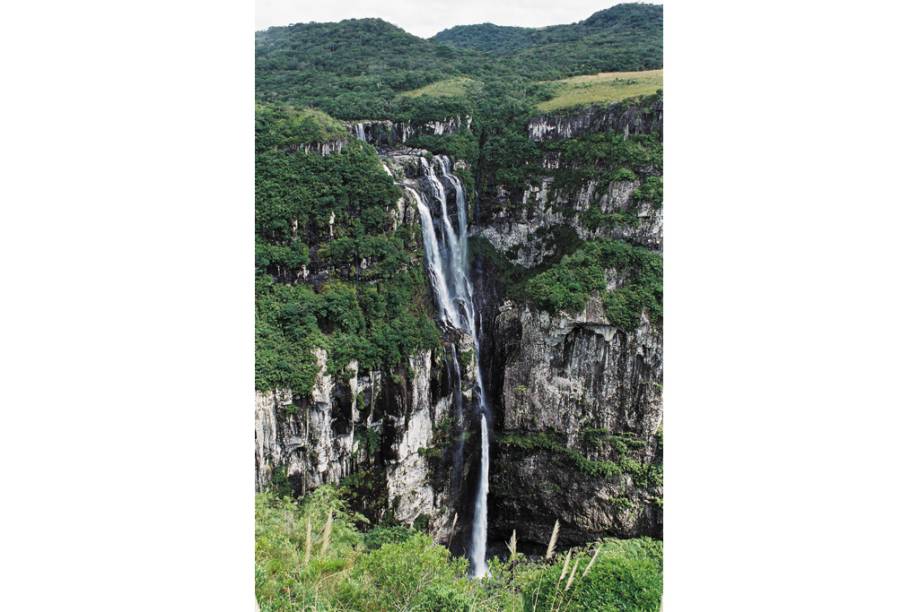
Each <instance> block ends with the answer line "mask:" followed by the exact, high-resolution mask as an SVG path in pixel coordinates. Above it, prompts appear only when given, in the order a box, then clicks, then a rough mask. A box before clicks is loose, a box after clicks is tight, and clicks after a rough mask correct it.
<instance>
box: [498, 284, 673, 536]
mask: <svg viewBox="0 0 919 612" xmlns="http://www.w3.org/2000/svg"><path fill="white" fill-rule="evenodd" d="M613 282H615V281H613ZM496 335H497V337H498V339H499V340H498V341H499V342H500V343H502V344H503V345H504V346H506V347H507V349H506V354H507V355H508V357H507V360H506V361H505V363H504V378H503V385H502V388H501V390H500V398H501V404H502V407H503V410H502V418H501V423H500V425H501V431H500V433H499V434H498V444H497V452H496V457H495V461H494V463H493V465H494V466H495V472H494V477H493V481H492V495H493V502H492V504H493V507H494V509H495V511H494V513H493V516H494V517H495V522H494V529H495V530H496V531H497V532H498V533H501V532H503V531H508V532H509V531H510V530H512V529H517V532H518V536H519V537H521V539H524V540H527V539H529V540H532V541H542V540H545V539H546V534H547V533H548V532H549V531H551V529H552V524H553V522H554V521H555V519H556V518H557V519H559V520H560V521H561V523H562V525H563V529H562V532H561V541H562V542H564V543H570V544H574V543H582V542H585V541H587V540H590V539H593V538H596V537H601V536H603V535H609V534H615V535H618V536H635V535H657V536H659V535H660V534H661V512H660V505H659V504H660V499H661V497H662V490H661V481H660V471H659V463H660V457H659V455H660V452H661V451H662V448H661V441H660V435H661V422H662V416H663V414H662V405H661V386H660V381H661V377H662V366H663V355H662V339H661V331H660V329H658V328H656V327H655V326H653V325H652V324H651V322H650V321H649V320H648V318H647V317H643V318H642V321H641V324H640V325H639V326H638V328H637V329H635V330H634V331H629V332H627V331H624V330H621V329H618V328H616V327H615V326H613V325H611V324H610V323H609V322H608V321H607V319H606V317H605V316H604V314H603V307H602V304H600V302H599V300H598V299H596V298H592V299H591V300H590V301H589V303H588V305H587V307H586V308H585V310H584V311H583V312H580V313H576V314H574V315H568V314H565V313H562V314H560V315H556V316H550V315H549V314H548V313H545V312H541V311H538V310H533V309H531V308H529V307H527V306H519V305H514V304H512V303H510V302H508V303H506V304H505V305H504V306H503V307H502V308H501V310H500V313H499V315H498V317H497V320H496Z"/></svg>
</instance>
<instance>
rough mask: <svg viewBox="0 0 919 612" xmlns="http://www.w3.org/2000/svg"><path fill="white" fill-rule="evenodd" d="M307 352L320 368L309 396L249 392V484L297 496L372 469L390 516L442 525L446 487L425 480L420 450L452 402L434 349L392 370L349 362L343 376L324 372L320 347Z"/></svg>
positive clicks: (427, 465) (446, 515) (428, 475)
mask: <svg viewBox="0 0 919 612" xmlns="http://www.w3.org/2000/svg"><path fill="white" fill-rule="evenodd" d="M315 354H316V357H317V363H318V365H319V367H320V370H319V373H318V375H317V377H316V383H315V385H314V388H313V392H312V395H311V397H309V398H301V399H297V400H295V398H293V397H292V396H291V394H290V392H289V391H285V390H275V391H270V392H258V393H257V394H256V406H255V442H256V453H255V458H256V465H255V467H256V490H264V489H266V488H268V487H269V486H271V485H274V486H278V485H282V486H283V485H289V486H290V487H291V488H292V489H293V492H294V493H295V494H304V493H306V492H308V491H310V490H312V489H314V488H316V487H318V486H320V485H322V484H328V483H333V484H337V483H341V482H343V480H344V479H345V478H347V477H348V476H351V475H353V474H356V473H358V472H370V471H373V470H378V473H380V474H382V475H383V476H384V478H383V483H382V484H383V490H382V491H378V492H377V493H378V494H379V495H380V496H381V497H383V498H385V500H386V501H387V503H386V506H385V509H386V510H388V511H390V512H391V513H392V516H393V518H395V519H396V520H398V521H400V522H402V523H405V524H412V523H413V522H414V521H416V520H417V519H419V517H422V516H424V517H425V519H426V522H427V521H432V524H433V525H434V529H435V532H436V531H437V528H439V527H442V526H443V525H447V523H448V522H449V520H450V518H452V514H451V513H450V512H449V508H447V507H446V506H447V505H448V504H449V503H451V501H450V499H449V491H446V490H444V488H443V487H441V488H439V489H438V488H435V487H434V486H433V485H432V482H434V481H436V480H438V478H437V476H436V475H435V474H433V473H432V463H431V462H430V461H428V460H427V458H426V456H427V454H426V452H425V451H426V450H427V449H428V447H430V446H432V444H433V436H434V431H435V429H436V427H437V425H438V424H439V423H441V422H442V421H443V419H444V417H445V416H446V414H447V411H448V410H449V406H450V404H451V402H452V396H451V395H450V394H449V393H448V390H447V389H446V387H445V385H443V384H442V382H441V379H442V378H443V377H445V376H446V374H445V372H444V362H443V357H442V353H440V352H432V351H422V352H421V353H418V354H417V355H414V356H412V357H411V358H410V359H409V364H408V365H409V367H408V368H407V370H406V371H405V372H403V373H396V374H393V373H384V372H381V371H361V369H360V367H359V364H358V363H357V362H356V361H355V362H351V364H349V366H348V368H347V375H346V377H345V378H344V379H343V380H335V379H334V378H333V377H332V376H331V375H329V374H328V372H327V370H326V353H325V351H324V350H322V349H316V351H315ZM440 480H443V479H442V478H441V479H440ZM374 518H377V519H381V518H382V517H381V516H380V517H374ZM446 535H448V534H446ZM446 535H445V537H446Z"/></svg>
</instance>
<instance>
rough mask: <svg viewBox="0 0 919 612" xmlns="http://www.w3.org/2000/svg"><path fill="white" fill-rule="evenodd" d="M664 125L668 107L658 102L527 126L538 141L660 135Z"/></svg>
mask: <svg viewBox="0 0 919 612" xmlns="http://www.w3.org/2000/svg"><path fill="white" fill-rule="evenodd" d="M663 125H664V104H663V102H662V101H661V100H660V99H659V98H658V99H654V98H650V99H646V100H643V101H641V102H639V103H634V102H628V101H626V102H617V103H615V104H609V105H596V106H590V107H587V108H583V109H575V110H572V111H560V112H554V113H548V114H545V115H541V116H539V117H535V118H533V119H531V120H530V122H529V124H528V125H527V132H528V133H529V136H530V139H531V140H534V141H542V140H553V139H559V138H575V137H577V136H583V135H584V134H591V133H595V132H621V133H622V134H623V135H624V136H626V137H628V136H629V135H632V134H650V133H652V132H660V131H661V130H662V129H663Z"/></svg>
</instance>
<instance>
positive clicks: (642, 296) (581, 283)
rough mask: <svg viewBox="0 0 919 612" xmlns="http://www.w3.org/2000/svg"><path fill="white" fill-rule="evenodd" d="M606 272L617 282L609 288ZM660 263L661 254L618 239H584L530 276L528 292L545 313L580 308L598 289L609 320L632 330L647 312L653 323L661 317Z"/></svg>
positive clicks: (582, 307)
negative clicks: (548, 265)
mask: <svg viewBox="0 0 919 612" xmlns="http://www.w3.org/2000/svg"><path fill="white" fill-rule="evenodd" d="M606 270H615V276H616V278H617V280H618V281H619V282H620V283H621V284H618V286H617V287H616V288H614V289H607V282H608V281H607V277H606ZM663 291H664V289H663V261H662V259H661V256H660V254H659V253H655V252H653V251H651V250H648V249H645V248H643V247H639V246H634V245H630V244H628V243H627V242H623V241H621V240H597V241H591V242H587V243H585V244H584V246H582V247H581V248H580V249H579V250H578V251H576V252H575V253H573V254H571V255H567V256H565V257H563V258H562V260H561V261H560V262H559V263H558V264H557V265H555V266H552V267H551V268H549V269H548V270H546V271H544V272H542V273H540V274H538V275H537V276H535V277H533V278H532V279H531V280H530V281H529V282H528V284H527V294H528V296H529V297H530V298H531V299H532V300H533V301H534V302H535V303H536V305H537V306H539V307H540V308H543V309H545V310H548V311H549V312H553V313H555V312H559V311H561V310H565V311H567V312H568V313H569V314H573V313H576V312H579V311H581V310H583V309H584V307H585V306H586V305H587V298H588V297H589V296H590V294H591V293H594V292H598V293H599V294H600V295H601V297H602V300H603V306H604V309H605V313H606V316H607V318H608V319H609V320H610V323H612V324H613V325H615V326H617V327H620V328H622V329H625V330H632V329H634V328H635V327H637V326H638V324H639V322H640V321H641V314H642V312H647V314H648V316H649V318H650V319H651V322H652V323H658V322H659V321H660V320H661V317H662V316H663V303H662V302H663Z"/></svg>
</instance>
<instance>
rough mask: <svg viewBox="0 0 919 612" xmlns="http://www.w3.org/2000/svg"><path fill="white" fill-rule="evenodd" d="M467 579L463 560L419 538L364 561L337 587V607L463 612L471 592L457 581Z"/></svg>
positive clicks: (385, 547) (369, 611)
mask: <svg viewBox="0 0 919 612" xmlns="http://www.w3.org/2000/svg"><path fill="white" fill-rule="evenodd" d="M465 574H466V560H465V559H451V558H450V552H449V551H448V550H447V549H446V548H444V547H443V546H438V545H436V544H434V543H433V542H432V541H431V538H430V537H428V536H426V535H424V534H420V533H419V534H415V535H413V536H412V537H410V538H408V539H407V540H405V541H402V542H398V543H389V544H383V545H382V546H380V548H378V549H376V550H374V551H372V552H370V553H369V554H366V555H363V556H362V557H361V558H360V559H359V560H358V561H357V563H356V564H355V566H354V570H353V571H352V573H351V576H350V578H349V579H348V581H347V582H346V583H343V584H342V585H341V588H340V589H339V591H338V593H337V596H336V603H337V604H338V605H339V606H341V607H343V608H344V609H347V610H362V611H367V612H372V611H380V612H384V611H386V612H388V611H390V610H431V611H432V612H433V611H436V610H446V609H449V610H466V609H469V607H471V600H470V598H469V593H470V590H471V589H472V588H474V587H473V586H472V585H471V584H470V583H469V582H468V581H465V580H460V579H462V578H463V577H464V576H465ZM444 606H446V607H444Z"/></svg>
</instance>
